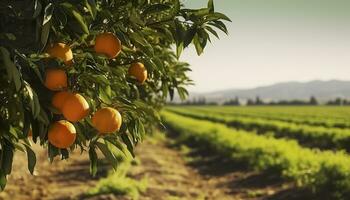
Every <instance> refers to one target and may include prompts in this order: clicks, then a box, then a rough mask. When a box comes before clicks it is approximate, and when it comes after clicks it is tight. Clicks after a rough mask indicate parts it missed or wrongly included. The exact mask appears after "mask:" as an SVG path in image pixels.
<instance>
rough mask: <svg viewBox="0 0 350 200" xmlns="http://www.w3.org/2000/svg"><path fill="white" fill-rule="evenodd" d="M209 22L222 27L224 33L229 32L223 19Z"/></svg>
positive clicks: (219, 27)
mask: <svg viewBox="0 0 350 200" xmlns="http://www.w3.org/2000/svg"><path fill="white" fill-rule="evenodd" d="M208 24H210V25H212V26H214V27H216V28H218V29H220V30H221V31H223V32H224V33H226V34H228V31H227V28H226V25H225V24H224V23H223V22H221V21H213V22H209V23H208Z"/></svg>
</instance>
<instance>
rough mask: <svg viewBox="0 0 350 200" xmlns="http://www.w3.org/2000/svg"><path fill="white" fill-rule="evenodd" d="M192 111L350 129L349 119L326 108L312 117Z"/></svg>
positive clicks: (248, 110) (230, 110)
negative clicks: (331, 113)
mask: <svg viewBox="0 0 350 200" xmlns="http://www.w3.org/2000/svg"><path fill="white" fill-rule="evenodd" d="M189 108H190V109H195V110H201V111H206V112H215V113H218V114H223V115H236V116H241V117H251V118H262V119H268V120H278V121H284V122H289V123H297V124H307V125H312V126H324V127H328V128H350V121H349V118H347V119H346V118H339V117H330V116H327V115H326V114H327V113H328V109H327V108H325V110H324V113H323V114H324V115H323V116H310V115H306V114H302V113H300V114H297V113H298V112H291V111H288V110H287V111H284V112H281V111H280V110H282V109H276V108H275V109H274V108H271V110H269V111H268V109H266V108H263V109H262V108H260V109H252V108H241V107H233V106H231V107H230V106H217V107H209V106H200V107H199V106H197V107H189Z"/></svg>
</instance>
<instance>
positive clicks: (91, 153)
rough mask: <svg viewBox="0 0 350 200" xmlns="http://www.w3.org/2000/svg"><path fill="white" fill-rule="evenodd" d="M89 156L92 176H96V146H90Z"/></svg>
mask: <svg viewBox="0 0 350 200" xmlns="http://www.w3.org/2000/svg"><path fill="white" fill-rule="evenodd" d="M89 158H90V174H92V176H95V175H96V173H97V161H98V157H97V153H96V151H95V148H93V147H90V149H89Z"/></svg>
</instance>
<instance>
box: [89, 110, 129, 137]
mask: <svg viewBox="0 0 350 200" xmlns="http://www.w3.org/2000/svg"><path fill="white" fill-rule="evenodd" d="M92 124H93V125H94V127H95V128H96V129H97V130H98V131H99V133H100V134H107V133H113V132H115V131H118V130H119V129H120V126H121V125H122V117H121V115H120V113H119V112H118V111H117V110H116V109H114V108H110V107H105V108H101V109H100V110H98V111H97V112H96V113H95V114H94V116H92Z"/></svg>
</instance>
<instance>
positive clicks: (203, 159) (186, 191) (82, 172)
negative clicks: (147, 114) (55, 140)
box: [0, 139, 298, 200]
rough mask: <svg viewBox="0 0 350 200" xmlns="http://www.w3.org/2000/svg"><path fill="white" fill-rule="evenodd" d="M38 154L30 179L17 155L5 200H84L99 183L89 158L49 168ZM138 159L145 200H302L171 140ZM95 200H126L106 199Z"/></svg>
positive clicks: (75, 157)
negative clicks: (176, 144)
mask: <svg viewBox="0 0 350 200" xmlns="http://www.w3.org/2000/svg"><path fill="white" fill-rule="evenodd" d="M170 141H171V140H170ZM35 150H36V152H38V165H37V175H36V176H31V175H30V174H29V173H28V172H27V169H26V165H27V161H26V159H25V155H23V154H19V155H17V156H16V161H15V163H14V169H13V173H12V175H11V176H10V178H9V181H8V185H7V188H6V190H5V192H2V193H0V200H7V199H14V200H17V199H18V200H64V199H67V200H72V199H79V196H81V194H83V193H84V191H86V190H87V189H88V188H89V187H93V186H94V184H96V181H97V178H95V179H93V178H92V177H91V176H90V174H89V171H88V170H89V162H88V158H87V155H86V154H84V155H83V156H81V155H80V154H79V153H75V154H72V155H71V158H70V159H69V161H58V162H54V163H53V164H50V163H49V162H48V161H47V160H46V158H47V156H46V151H45V150H43V149H41V148H40V147H35ZM181 152H182V153H181ZM136 155H137V157H138V159H139V160H140V161H141V164H140V165H136V166H133V167H132V168H131V171H130V174H129V176H130V177H132V178H134V179H137V180H141V179H144V178H145V177H146V178H147V181H148V184H147V185H148V188H147V190H146V191H145V192H144V193H143V194H141V195H140V196H141V197H140V199H141V200H177V199H184V200H192V199H193V200H202V199H203V200H204V199H205V200H216V199H218V200H231V199H232V200H235V199H275V200H276V199H293V198H294V199H298V198H296V197H294V196H293V195H291V193H290V192H284V191H285V189H286V188H289V187H290V184H289V185H288V184H284V183H283V182H281V181H278V180H276V179H275V178H273V177H269V176H266V175H261V174H258V173H254V172H249V171H247V170H246V169H245V167H242V166H239V165H237V164H235V163H232V162H230V161H227V160H225V159H224V158H222V157H218V156H216V155H211V154H210V153H209V152H205V153H204V152H203V150H201V151H194V150H192V151H188V152H187V153H184V151H181V150H180V149H179V148H178V147H175V146H174V145H171V142H169V139H166V140H161V141H157V142H154V141H153V142H152V141H146V142H144V143H143V144H142V145H140V146H139V147H138V148H137V151H136ZM102 171H107V170H102ZM102 176H104V174H102ZM292 194H293V193H292ZM80 199H81V198H80ZM91 199H93V200H100V199H103V200H120V199H127V198H125V197H118V196H115V195H101V196H98V197H93V198H91Z"/></svg>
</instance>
